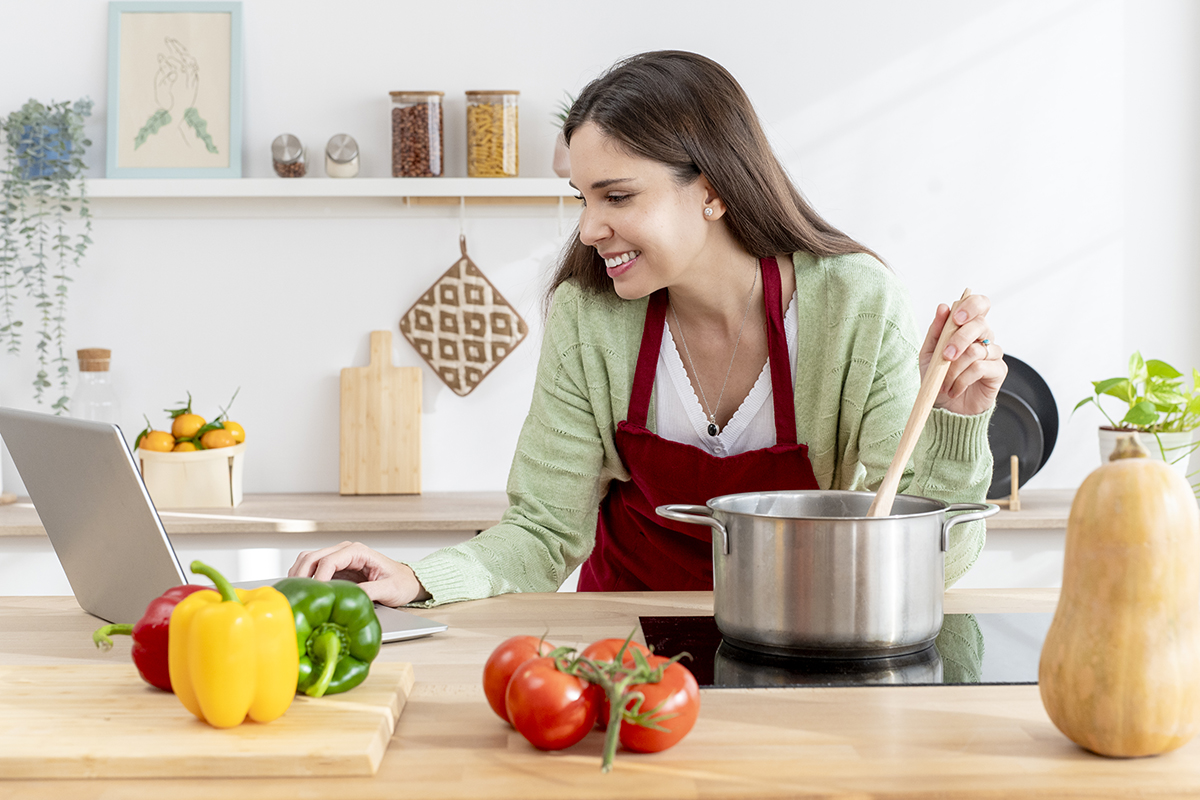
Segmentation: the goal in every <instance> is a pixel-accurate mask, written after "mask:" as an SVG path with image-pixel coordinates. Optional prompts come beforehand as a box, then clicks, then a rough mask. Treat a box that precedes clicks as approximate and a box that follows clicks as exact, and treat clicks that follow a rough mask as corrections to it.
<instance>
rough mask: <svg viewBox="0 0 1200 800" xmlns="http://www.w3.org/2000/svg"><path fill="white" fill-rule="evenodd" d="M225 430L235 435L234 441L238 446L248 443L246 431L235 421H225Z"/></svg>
mask: <svg viewBox="0 0 1200 800" xmlns="http://www.w3.org/2000/svg"><path fill="white" fill-rule="evenodd" d="M221 425H222V426H223V427H224V428H225V430H227V431H229V432H230V433H232V434H233V440H234V441H235V442H237V443H238V444H241V443H242V442H244V441H246V429H245V428H243V427H242V426H241V425H238V424H237V423H236V422H234V421H233V420H225V421H224V422H222V423H221Z"/></svg>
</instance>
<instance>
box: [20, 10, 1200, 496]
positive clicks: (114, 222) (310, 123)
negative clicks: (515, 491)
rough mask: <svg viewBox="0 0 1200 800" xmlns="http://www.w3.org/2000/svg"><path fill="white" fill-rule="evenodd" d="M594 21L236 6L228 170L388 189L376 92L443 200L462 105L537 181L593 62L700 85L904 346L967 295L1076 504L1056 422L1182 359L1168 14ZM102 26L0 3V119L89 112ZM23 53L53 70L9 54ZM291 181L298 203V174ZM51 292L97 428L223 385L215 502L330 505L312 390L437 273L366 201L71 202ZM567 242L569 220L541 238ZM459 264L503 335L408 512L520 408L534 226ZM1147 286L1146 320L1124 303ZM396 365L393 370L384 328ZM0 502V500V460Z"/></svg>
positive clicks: (1191, 102)
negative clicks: (822, 228) (239, 116)
mask: <svg viewBox="0 0 1200 800" xmlns="http://www.w3.org/2000/svg"><path fill="white" fill-rule="evenodd" d="M681 7H682V6H681V4H678V3H666V2H661V3H646V2H644V0H637V1H635V0H612V1H611V2H609V3H606V4H604V5H603V7H597V6H596V5H594V4H592V5H575V4H565V3H561V2H552V1H551V0H526V2H523V3H519V4H516V3H495V2H491V1H490V0H478V1H474V2H467V1H465V0H459V1H457V2H455V1H454V0H447V2H442V3H423V4H418V3H395V2H388V1H387V0H360V2H355V3H347V4H335V3H332V2H317V1H316V0H308V1H307V2H297V1H296V0H245V3H244V8H245V44H246V48H245V49H246V59H245V63H246V75H245V89H246V90H245V102H246V104H245V125H244V129H245V130H244V133H245V145H244V163H245V174H246V175H247V176H252V177H265V176H269V175H271V171H270V166H269V157H268V149H269V145H270V142H271V139H272V138H273V137H274V136H275V135H277V134H278V133H281V132H284V131H289V132H292V133H295V134H296V135H298V136H299V137H300V138H301V139H302V141H304V142H305V143H306V144H308V146H309V147H310V148H311V150H312V152H313V153H319V152H320V151H321V149H322V148H323V145H324V142H325V140H326V139H327V138H328V137H329V136H331V135H332V134H334V133H338V132H343V131H344V132H348V133H351V134H352V135H354V136H355V137H356V138H357V139H358V140H359V143H360V146H361V147H362V150H363V153H364V156H363V161H364V174H365V175H368V176H384V175H386V174H387V173H388V165H387V154H388V152H389V150H388V135H389V129H388V123H387V92H388V91H389V90H393V89H404V88H422V89H423V88H439V89H442V90H444V91H445V92H446V98H447V109H446V111H447V114H446V127H447V173H448V174H450V175H462V174H464V172H465V169H464V164H463V159H464V148H463V145H462V141H463V138H464V133H463V127H464V125H463V120H462V113H463V104H462V92H463V91H464V90H466V89H474V88H495V87H500V88H518V89H520V90H521V92H522V94H521V117H522V122H523V124H522V126H521V167H522V169H521V173H522V175H525V176H548V175H550V174H551V173H550V167H549V165H550V156H551V146H552V141H553V135H554V129H553V128H552V125H551V122H550V112H551V110H552V107H553V105H554V103H555V102H556V101H557V100H558V99H559V98H560V97H561V95H562V92H563V90H570V91H577V90H578V89H579V88H581V87H582V86H583V84H584V83H586V81H587V80H588V79H590V78H591V77H593V76H594V75H596V74H597V73H598V72H599V71H601V70H602V69H603V68H604V67H606V66H607V65H608V64H610V63H611V62H612V61H614V60H615V59H617V58H619V57H620V56H622V55H626V54H631V53H634V52H638V51H641V50H646V49H655V48H667V47H676V48H685V49H691V50H696V51H699V52H702V53H705V54H707V55H709V56H712V57H714V58H716V59H717V60H718V61H720V62H722V63H723V64H725V65H726V66H727V67H728V68H729V69H730V70H731V71H732V72H733V73H734V75H735V76H737V77H738V78H739V79H740V80H741V81H742V83H743V85H744V86H745V88H746V89H747V91H748V93H749V94H750V96H751V98H752V99H753V100H754V101H755V103H756V104H757V106H758V108H759V111H760V114H761V115H762V117H763V119H764V122H765V124H766V126H767V129H768V132H769V135H770V136H771V137H772V140H773V142H774V143H775V145H776V147H777V149H778V151H779V153H780V155H781V157H782V158H783V159H784V161H785V163H786V164H787V166H788V168H789V170H790V171H791V172H792V174H793V176H794V177H795V178H796V179H797V181H798V183H799V185H800V187H801V189H802V191H804V192H805V193H806V194H807V195H808V196H809V198H810V199H811V200H813V202H814V203H815V205H816V206H817V208H818V209H819V210H821V211H822V213H824V214H825V215H826V216H827V217H828V218H829V219H830V220H831V221H832V222H834V223H835V224H837V225H839V226H840V227H842V228H844V229H845V230H847V231H848V232H849V233H851V234H852V235H854V236H856V237H857V238H859V239H860V240H861V241H863V242H865V243H867V244H868V245H870V246H871V247H873V248H875V249H876V250H877V251H878V252H879V253H881V254H882V255H883V256H884V257H885V258H886V259H887V260H888V261H889V263H890V264H891V265H892V267H893V268H894V269H895V270H896V271H897V272H898V273H899V274H900V275H901V276H902V277H903V278H904V280H905V281H906V282H907V284H908V285H909V286H910V287H911V292H912V296H913V300H914V306H915V309H916V314H917V317H918V320H919V322H920V324H921V325H922V326H924V324H925V320H926V318H928V317H929V315H930V314H931V313H932V309H933V306H934V305H935V304H936V303H937V302H939V301H944V300H948V299H953V298H954V297H957V296H958V294H959V293H960V292H961V290H962V288H963V287H964V286H970V287H971V288H972V289H974V290H976V291H981V292H985V293H987V294H988V295H990V296H991V297H992V298H993V300H994V303H995V309H994V311H993V313H992V319H993V321H994V325H995V328H996V330H997V336H996V339H997V341H998V342H1000V343H1001V344H1003V346H1004V347H1005V348H1006V349H1007V350H1008V351H1009V352H1011V353H1012V354H1014V355H1016V356H1017V357H1019V358H1021V359H1023V360H1025V361H1027V362H1029V363H1030V364H1032V365H1033V366H1034V367H1035V368H1036V369H1038V370H1039V371H1041V373H1042V374H1043V375H1044V376H1045V377H1046V379H1047V380H1048V382H1049V383H1050V385H1051V387H1052V389H1053V390H1054V392H1055V395H1056V397H1057V399H1058V402H1059V408H1060V413H1061V415H1062V417H1063V421H1062V433H1061V436H1060V440H1059V442H1058V445H1057V448H1056V449H1055V452H1054V456H1053V458H1052V459H1051V460H1050V462H1049V463H1048V464H1047V466H1046V468H1045V469H1044V470H1043V472H1042V473H1041V474H1039V475H1038V476H1037V477H1035V478H1034V479H1033V481H1032V482H1031V483H1030V484H1029V486H1030V488H1036V487H1039V486H1041V487H1066V486H1073V485H1076V484H1077V483H1078V482H1079V480H1081V478H1082V477H1083V476H1084V475H1085V474H1086V473H1087V472H1088V471H1089V470H1090V469H1092V468H1093V467H1094V466H1096V464H1097V463H1098V456H1097V455H1096V452H1095V451H1096V447H1095V442H1094V433H1093V430H1094V426H1095V423H1096V421H1097V420H1096V418H1095V416H1093V415H1091V414H1085V413H1082V412H1081V414H1080V415H1078V417H1077V418H1076V419H1074V420H1071V421H1070V422H1069V423H1068V421H1067V419H1066V417H1067V414H1068V413H1069V411H1070V409H1071V407H1072V406H1073V405H1074V403H1075V401H1076V400H1078V399H1079V398H1080V397H1082V396H1084V395H1085V394H1086V392H1087V391H1088V389H1089V388H1090V387H1089V383H1088V382H1089V380H1091V379H1095V378H1100V377H1107V376H1109V375H1112V374H1117V373H1119V372H1120V371H1121V370H1122V369H1123V367H1124V362H1125V359H1126V357H1127V355H1128V353H1129V352H1130V351H1131V350H1132V349H1133V348H1135V347H1141V348H1142V349H1143V351H1144V352H1145V353H1146V354H1147V355H1149V356H1157V357H1160V358H1165V359H1167V360H1170V361H1172V362H1174V363H1176V364H1177V365H1179V366H1191V365H1193V364H1200V338H1198V337H1197V335H1196V334H1197V328H1198V326H1200V323H1198V322H1197V321H1196V319H1195V315H1194V313H1192V311H1191V303H1192V302H1193V301H1194V300H1195V298H1196V297H1197V281H1198V280H1200V279H1198V278H1197V277H1196V275H1195V272H1196V270H1195V267H1194V263H1195V261H1196V254H1197V251H1198V250H1200V241H1197V237H1198V236H1200V234H1198V233H1197V232H1196V231H1195V230H1194V226H1193V225H1192V224H1191V223H1192V221H1193V220H1195V219H1196V211H1197V196H1196V190H1195V188H1194V185H1195V180H1194V178H1195V177H1196V174H1197V156H1196V155H1195V154H1194V152H1193V150H1194V149H1195V146H1194V143H1195V142H1197V141H1200V137H1198V136H1197V135H1196V134H1197V132H1198V129H1200V120H1198V119H1197V115H1198V113H1200V104H1198V103H1197V92H1196V89H1197V86H1196V83H1197V80H1198V78H1197V75H1198V74H1200V73H1198V72H1197V69H1196V67H1197V64H1196V60H1197V58H1200V56H1197V55H1196V50H1197V48H1196V47H1195V41H1196V38H1197V36H1196V35H1197V32H1198V26H1197V15H1198V14H1200V8H1198V7H1197V6H1196V5H1195V4H1194V3H1193V2H1192V1H1191V0H1138V1H1137V2H1128V1H1127V0H1126V1H1123V0H1010V1H1007V2H1006V1H1004V0H970V1H969V2H968V1H964V0H906V2H904V3H896V2H893V1H892V0H850V1H843V2H836V3H835V2H827V1H822V2H815V1H813V0H801V1H797V0H775V1H774V2H769V1H767V0H749V1H748V2H742V3H739V4H736V5H735V6H730V5H729V4H728V3H724V2H714V1H712V0H694V2H691V3H688V4H687V5H686V9H687V13H684V14H681V13H680V8H681ZM106 15H107V3H105V2H102V0H48V1H47V2H44V3H23V4H12V3H10V4H6V5H5V7H4V10H3V11H0V23H2V24H0V31H2V32H3V33H2V34H0V35H3V46H0V112H2V113H7V112H8V111H10V110H12V109H14V108H16V107H18V106H19V105H20V104H21V103H22V102H24V100H26V99H27V98H28V97H30V96H33V97H37V98H39V99H42V100H49V99H66V98H76V97H80V96H84V95H89V96H91V97H92V98H93V99H95V100H96V101H97V107H96V112H97V113H96V115H95V118H94V119H93V124H92V126H91V128H92V130H91V133H92V136H91V138H92V140H93V142H94V145H93V148H92V151H91V155H90V158H89V161H91V163H92V164H93V165H95V167H96V168H95V169H93V174H95V175H96V176H100V175H101V174H102V172H103V169H102V162H103V152H104V144H105V135H104V119H105V93H106V92H105V76H106V70H107V61H106V44H105V41H106V40H105V30H106V25H107V16H106ZM51 28H52V29H53V30H54V31H55V42H54V45H53V49H52V50H50V49H48V48H47V46H46V44H45V41H44V39H43V38H42V37H40V36H36V35H32V33H31V32H37V31H43V30H48V29H51ZM316 172H317V177H313V178H309V179H310V180H316V179H320V170H319V169H318V170H317V171H316ZM93 208H94V210H95V213H96V216H97V219H96V224H95V230H94V234H93V239H94V240H95V243H94V244H93V246H92V248H91V249H90V251H89V253H88V256H87V260H86V263H85V265H84V267H83V269H82V270H80V271H79V272H77V273H75V275H74V278H75V283H74V284H73V285H72V287H71V306H70V327H69V338H68V343H67V344H68V347H69V348H70V350H71V352H73V351H74V349H75V348H78V347H111V348H112V349H113V351H114V367H113V369H114V372H115V376H114V377H115V379H116V380H117V382H118V385H119V388H120V394H121V398H120V399H121V402H122V404H123V409H124V415H123V419H124V426H123V427H125V428H126V430H127V432H130V433H132V432H136V431H137V430H138V429H139V428H140V426H141V415H142V414H143V413H147V414H149V415H150V417H151V419H152V420H154V421H156V422H158V421H161V420H162V419H163V414H162V412H161V411H160V409H162V408H164V407H166V406H169V405H171V404H172V403H173V402H174V401H175V400H177V399H179V398H181V397H183V395H184V392H185V391H191V392H192V394H193V396H194V397H195V398H196V400H197V402H198V404H199V409H200V411H201V413H206V412H207V413H209V414H211V413H213V412H214V411H215V409H216V406H217V404H218V403H224V402H225V401H226V400H227V398H228V397H229V395H230V394H232V392H233V390H234V389H235V388H236V387H238V386H240V387H241V394H240V395H239V397H238V399H237V403H236V405H235V406H234V410H233V416H234V417H235V418H236V419H238V420H240V421H241V422H242V423H243V424H244V425H245V426H246V428H247V431H248V432H249V441H250V444H251V450H250V452H249V454H248V458H247V468H246V478H245V488H246V490H247V491H249V492H263V491H334V490H336V487H337V479H338V475H337V469H338V467H337V462H338V416H337V400H338V389H337V381H338V371H339V370H340V369H341V368H342V367H345V366H351V365H361V364H363V363H365V359H366V347H367V335H368V333H369V332H370V331H371V330H372V329H389V330H393V331H395V330H396V323H397V321H398V319H399V317H400V315H401V314H402V313H403V312H404V311H405V310H406V309H407V308H408V307H409V305H410V304H411V303H412V302H413V300H415V299H416V297H417V296H419V294H421V292H422V291H423V290H424V289H425V288H426V287H427V286H428V285H429V284H430V283H432V281H433V280H435V279H436V278H437V276H438V275H440V274H441V272H442V271H443V270H445V269H446V268H447V267H448V266H449V265H450V263H452V262H453V260H454V259H455V258H456V256H457V252H458V250H457V235H458V231H459V225H460V222H459V218H458V211H457V209H456V208H434V209H430V208H414V209H405V208H403V207H401V206H398V205H397V204H394V203H393V204H385V203H373V202H365V201H363V202H345V203H327V202H324V201H316V200H310V201H295V202H285V201H273V202H265V203H264V202H238V203H204V204H199V203H197V204H178V203H176V204H163V203H146V202H122V203H116V202H113V201H97V202H96V203H95V204H94V206H93ZM567 222H568V226H569V223H570V220H567ZM465 229H466V233H467V236H468V239H469V242H470V246H471V253H472V256H473V257H474V259H475V260H476V262H477V263H478V264H479V265H480V267H481V268H482V269H483V271H484V272H485V273H486V274H487V275H488V276H489V277H490V278H491V279H492V280H493V282H494V283H495V284H496V285H497V286H498V288H499V289H500V290H501V292H502V293H503V294H504V295H505V296H506V297H508V298H509V300H510V301H513V302H514V304H515V305H516V306H517V307H518V308H519V310H520V311H521V312H522V313H523V314H524V315H525V317H526V319H527V320H528V321H529V323H530V325H531V328H532V336H531V338H530V339H529V340H528V341H527V342H526V343H524V344H523V345H522V346H521V347H519V348H518V349H517V350H516V352H515V353H514V355H513V356H511V357H510V358H509V360H508V361H506V362H504V363H503V364H502V365H501V366H500V367H499V368H498V369H497V370H496V372H495V373H493V374H492V375H491V376H489V377H488V378H487V379H486V380H485V381H484V382H483V384H482V385H481V387H480V388H479V389H478V390H477V391H476V392H475V393H474V394H472V395H471V396H470V397H468V398H465V399H463V398H458V397H457V396H455V395H454V394H453V393H452V392H450V391H449V390H448V389H446V388H444V387H443V386H442V385H441V384H440V382H439V381H438V379H437V378H436V377H435V376H434V375H433V374H432V373H431V372H429V371H428V370H426V372H425V376H424V380H425V390H424V403H425V416H424V422H423V435H424V463H423V469H424V486H425V488H426V490H431V491H432V490H455V489H499V488H502V487H503V485H504V480H505V475H506V473H507V470H508V465H509V461H510V459H511V456H512V451H513V448H514V445H515V441H516V434H517V430H518V428H519V426H520V424H521V421H522V419H523V417H524V414H525V411H526V409H527V407H528V402H529V396H530V392H531V387H532V376H533V371H534V368H535V364H536V357H537V351H538V341H537V340H538V332H539V330H540V324H539V312H538V300H539V293H540V289H541V285H542V281H543V279H544V277H545V273H546V271H547V270H548V269H549V268H550V266H551V264H552V262H553V259H554V256H555V254H556V252H557V251H558V248H559V247H560V246H561V244H562V241H563V240H562V238H561V236H560V223H559V220H558V219H557V215H556V214H555V212H554V210H553V209H544V210H536V209H535V210H512V209H489V208H486V207H479V206H476V207H471V208H470V209H469V211H468V214H467V218H466V220H465ZM1147 283H1152V284H1154V285H1160V286H1165V287H1169V288H1168V290H1167V291H1166V292H1165V295H1166V296H1160V297H1156V298H1155V300H1154V302H1153V303H1147V302H1146V301H1145V300H1143V299H1142V298H1140V297H1138V296H1136V295H1135V294H1134V292H1135V290H1136V289H1137V288H1139V287H1140V286H1142V285H1145V284H1147ZM395 338H396V342H395V351H396V363H398V364H401V365H420V364H422V362H421V361H420V359H419V358H418V356H417V355H416V353H415V352H414V351H413V350H412V349H411V348H410V347H409V346H408V345H407V343H406V342H404V341H403V340H402V339H401V338H400V337H399V334H398V332H397V333H396V337H395ZM35 371H36V367H35V362H34V359H33V355H32V352H31V350H27V352H26V353H25V354H23V355H22V356H20V357H13V356H0V405H7V406H16V407H23V408H32V407H34V406H33V403H32V401H31V397H30V396H31V389H30V387H29V384H30V382H31V381H32V379H33V375H34V373H35ZM2 470H3V473H2V475H3V485H4V488H5V490H7V491H17V492H20V491H21V486H20V482H19V478H18V476H17V474H16V472H15V470H14V469H13V467H12V464H11V462H9V461H8V460H7V458H6V459H5V460H4V463H3V465H2Z"/></svg>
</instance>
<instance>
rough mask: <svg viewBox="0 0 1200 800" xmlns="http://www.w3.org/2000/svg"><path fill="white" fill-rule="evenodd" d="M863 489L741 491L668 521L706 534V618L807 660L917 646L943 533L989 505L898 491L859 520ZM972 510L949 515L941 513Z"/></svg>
mask: <svg viewBox="0 0 1200 800" xmlns="http://www.w3.org/2000/svg"><path fill="white" fill-rule="evenodd" d="M874 497H875V495H874V494H872V493H870V492H844V491H787V492H748V493H745V494H731V495H724V496H722V497H714V498H713V499H712V500H709V501H708V503H707V504H705V505H703V506H695V505H666V506H659V507H658V509H656V510H657V512H658V513H659V514H660V515H661V516H663V517H666V518H667V519H672V520H675V521H677V522H688V523H693V524H697V525H707V526H709V527H710V528H712V529H713V537H712V538H713V616H714V618H715V620H716V623H717V628H718V629H720V631H721V635H722V636H723V637H724V638H725V639H727V640H730V641H731V643H732V644H734V645H736V646H738V647H742V648H746V649H750V650H755V651H758V652H765V653H774V654H777V655H790V656H804V657H810V658H811V657H816V658H875V657H882V656H898V655H904V654H906V653H915V652H918V651H920V650H923V649H925V648H926V647H928V646H929V645H930V643H932V642H933V640H934V639H935V638H936V637H937V634H938V631H939V630H940V629H941V627H942V594H943V592H944V591H945V586H944V581H945V579H944V566H945V553H946V544H947V541H948V537H949V532H950V529H951V528H953V527H954V526H955V525H960V524H962V523H964V522H971V521H973V520H977V519H983V518H984V517H990V516H991V515H992V514H995V513H996V512H997V511H999V510H1000V508H999V507H998V506H996V505H993V504H991V503H956V504H954V505H950V504H948V503H944V502H942V501H940V500H932V499H929V498H927V497H913V496H911V495H897V496H896V502H895V504H894V505H893V506H892V514H891V516H887V517H868V516H867V509H868V508H870V506H871V501H872V500H873V499H874ZM958 511H965V512H969V513H963V514H957V515H955V516H952V517H947V516H946V515H947V513H950V512H958Z"/></svg>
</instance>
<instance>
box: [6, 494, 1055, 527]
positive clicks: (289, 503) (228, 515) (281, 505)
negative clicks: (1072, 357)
mask: <svg viewBox="0 0 1200 800" xmlns="http://www.w3.org/2000/svg"><path fill="white" fill-rule="evenodd" d="M1074 495H1075V491H1074V490H1073V489H1041V490H1032V491H1025V492H1022V493H1021V510H1020V511H1016V512H1014V511H1008V510H1007V509H1001V511H1000V513H999V514H997V515H996V516H994V517H992V518H991V519H989V520H988V521H987V526H988V530H991V531H995V530H1006V529H1007V530H1017V529H1062V528H1065V527H1066V524H1067V513H1068V511H1069V510H1070V507H1071V498H1072V497H1074ZM507 507H508V497H507V495H506V494H505V493H504V492H427V493H425V494H421V495H386V496H380V495H372V496H345V497H344V496H341V495H338V494H333V493H329V494H317V493H299V494H248V495H246V496H245V498H244V499H243V501H242V504H241V505H240V506H238V507H237V508H229V509H222V508H201V509H193V510H185V511H162V512H159V513H160V516H161V517H162V520H163V525H164V526H165V527H166V529H167V533H168V534H171V535H173V536H174V535H177V534H228V533H235V534H236V533H314V532H316V533H324V532H348V533H386V532H404V531H479V530H483V529H485V528H489V527H491V526H492V525H494V524H496V523H497V522H498V521H499V520H500V516H501V515H502V514H503V513H504V510H505V509H506V508H507ZM45 535H46V532H45V529H44V528H42V524H41V521H40V520H39V519H38V515H37V511H35V510H34V508H33V504H32V503H30V502H29V498H27V497H22V498H18V499H17V502H15V503H12V504H9V505H3V506H0V537H4V536H45Z"/></svg>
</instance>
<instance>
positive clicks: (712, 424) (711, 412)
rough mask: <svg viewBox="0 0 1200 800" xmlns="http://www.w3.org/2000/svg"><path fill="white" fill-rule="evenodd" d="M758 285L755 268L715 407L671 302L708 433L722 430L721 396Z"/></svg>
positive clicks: (731, 368)
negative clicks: (705, 388) (718, 423)
mask: <svg viewBox="0 0 1200 800" xmlns="http://www.w3.org/2000/svg"><path fill="white" fill-rule="evenodd" d="M756 286H758V269H757V268H756V269H755V270H754V282H753V283H751V284H750V296H749V297H747V298H746V310H745V311H743V312H742V327H740V328H738V335H737V341H735V342H734V343H733V355H732V356H731V357H730V359H729V369H727V370H725V382H724V383H722V384H721V393H720V394H718V395H717V405H716V406H715V407H714V408H709V407H708V398H706V397H705V396H704V387H703V386H701V385H700V373H699V372H696V364H695V362H693V361H692V354H691V353H689V352H688V346H687V337H685V336H684V335H683V325H682V323H680V322H679V315H678V314H676V313H675V304H674V303H672V304H671V316H673V317H675V327H676V328H679V341H680V342H682V343H683V354H684V355H685V356H687V360H688V364H689V365H691V367H692V374H693V375H695V376H696V388H697V389H699V390H700V399H701V400H702V401H703V402H704V410H705V411H706V412H707V413H708V435H709V436H716V435H717V434H718V433H720V432H721V429H720V428H718V427H717V415H716V411H717V410H719V409H720V408H721V398H723V397H724V396H725V387H726V386H727V385H728V384H729V373H731V372H733V362H734V361H735V360H736V359H737V351H738V345H740V344H741V343H742V332H743V331H745V330H746V318H747V317H749V316H750V302H751V301H752V300H753V299H754V287H756Z"/></svg>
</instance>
